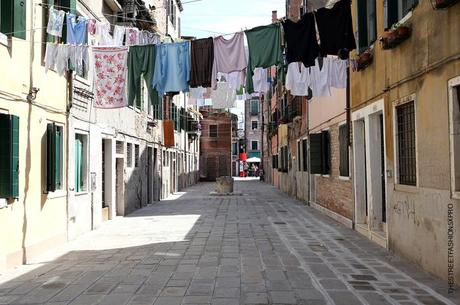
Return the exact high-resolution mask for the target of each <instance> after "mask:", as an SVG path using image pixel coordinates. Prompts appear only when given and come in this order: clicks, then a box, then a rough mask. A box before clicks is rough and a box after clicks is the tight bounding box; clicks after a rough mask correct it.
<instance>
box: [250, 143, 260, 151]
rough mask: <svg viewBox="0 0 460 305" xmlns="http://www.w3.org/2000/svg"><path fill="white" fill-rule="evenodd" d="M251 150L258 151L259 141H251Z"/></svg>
mask: <svg viewBox="0 0 460 305" xmlns="http://www.w3.org/2000/svg"><path fill="white" fill-rule="evenodd" d="M251 150H259V141H251Z"/></svg>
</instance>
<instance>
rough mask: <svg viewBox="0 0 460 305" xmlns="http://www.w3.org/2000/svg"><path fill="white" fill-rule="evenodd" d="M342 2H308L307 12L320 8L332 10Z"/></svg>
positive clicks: (332, 0) (309, 0) (318, 0)
mask: <svg viewBox="0 0 460 305" xmlns="http://www.w3.org/2000/svg"><path fill="white" fill-rule="evenodd" d="M339 1H340V0H308V1H307V11H308V12H312V11H316V10H317V9H320V8H332V7H334V4H336V3H337V2H339Z"/></svg>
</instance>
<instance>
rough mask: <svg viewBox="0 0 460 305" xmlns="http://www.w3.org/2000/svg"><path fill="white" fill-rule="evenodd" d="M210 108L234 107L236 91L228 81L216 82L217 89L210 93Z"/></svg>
mask: <svg viewBox="0 0 460 305" xmlns="http://www.w3.org/2000/svg"><path fill="white" fill-rule="evenodd" d="M211 100H212V108H213V109H226V108H233V107H235V101H236V91H235V90H234V89H232V88H230V87H229V86H228V83H217V89H216V90H213V91H212V93H211Z"/></svg>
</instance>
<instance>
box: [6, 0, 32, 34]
mask: <svg viewBox="0 0 460 305" xmlns="http://www.w3.org/2000/svg"><path fill="white" fill-rule="evenodd" d="M27 2H28V1H19V0H2V1H0V32H2V33H4V34H7V35H8V36H10V35H12V36H13V37H16V38H21V39H26V11H27Z"/></svg>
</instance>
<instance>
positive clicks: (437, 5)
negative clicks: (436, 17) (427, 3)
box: [431, 0, 459, 9]
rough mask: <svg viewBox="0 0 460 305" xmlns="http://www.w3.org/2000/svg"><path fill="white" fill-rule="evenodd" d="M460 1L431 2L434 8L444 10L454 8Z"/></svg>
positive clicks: (439, 0) (438, 0)
mask: <svg viewBox="0 0 460 305" xmlns="http://www.w3.org/2000/svg"><path fill="white" fill-rule="evenodd" d="M458 1H459V0H431V3H432V4H433V6H434V8H436V9H442V8H447V7H449V6H452V5H454V4H455V3H457V2H458Z"/></svg>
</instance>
